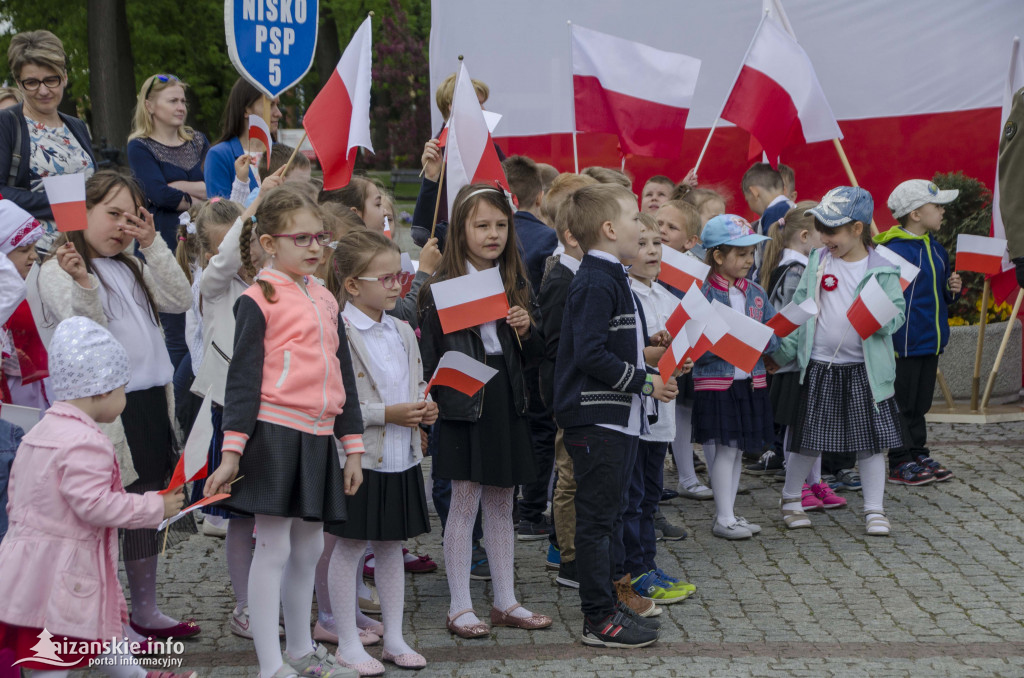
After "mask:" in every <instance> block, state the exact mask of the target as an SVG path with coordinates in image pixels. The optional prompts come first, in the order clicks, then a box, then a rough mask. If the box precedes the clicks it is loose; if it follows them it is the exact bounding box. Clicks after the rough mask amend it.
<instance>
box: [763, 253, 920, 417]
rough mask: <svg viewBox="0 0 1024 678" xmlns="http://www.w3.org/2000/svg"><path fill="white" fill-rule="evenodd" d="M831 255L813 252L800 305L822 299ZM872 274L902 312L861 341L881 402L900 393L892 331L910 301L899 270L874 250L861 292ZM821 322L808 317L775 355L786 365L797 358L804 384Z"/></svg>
mask: <svg viewBox="0 0 1024 678" xmlns="http://www.w3.org/2000/svg"><path fill="white" fill-rule="evenodd" d="M830 256H831V255H830V254H829V253H828V251H827V250H825V249H817V250H814V251H813V252H811V255H810V257H809V260H808V262H807V268H806V269H804V274H803V276H802V277H801V278H800V284H799V285H798V286H797V288H796V294H794V295H793V303H795V304H799V303H800V302H802V301H804V300H805V299H814V301H815V303H818V302H819V301H820V297H821V279H822V277H823V276H824V275H825V260H826V258H827V257H830ZM872 276H874V277H875V278H877V279H878V284H879V285H881V287H882V289H883V290H884V291H885V293H886V294H887V295H888V296H889V299H890V301H892V303H894V304H895V305H896V308H898V309H899V311H900V312H899V315H897V316H896V317H895V318H893V319H892V320H890V321H889V322H888V323H886V324H885V325H883V326H882V328H881V329H879V330H878V331H877V332H875V333H874V334H872V335H871V336H870V337H868V338H867V339H864V340H862V341H861V345H862V346H863V348H864V366H865V368H867V372H868V383H869V384H870V385H871V395H872V396H873V397H874V399H875V402H876V403H880V402H882V401H883V400H886V399H888V398H891V397H892V396H893V395H894V394H895V392H896V390H895V383H896V354H895V353H894V352H893V348H892V334H893V332H895V331H896V330H898V329H899V328H900V327H901V326H902V325H903V321H904V311H905V310H906V302H905V301H904V300H903V290H902V288H901V287H900V272H899V269H898V268H896V267H895V266H893V265H892V264H890V263H889V262H888V261H887V260H886V259H885V258H884V257H882V255H880V254H878V253H876V252H875V251H874V250H873V249H872V250H871V252H870V253H869V254H868V270H867V272H866V273H865V274H864V278H863V279H862V280H861V281H860V282H859V283H857V294H860V291H861V290H862V289H863V288H864V285H865V284H866V283H867V281H868V278H870V277H872ZM819 307H820V304H819ZM817 322H818V318H817V317H814V318H811V319H810V320H808V321H807V322H806V323H804V324H803V325H802V326H801V327H799V328H798V329H797V330H796V331H795V332H793V333H792V334H790V335H789V336H788V337H786V338H784V339H783V340H782V343H781V344H780V345H779V350H777V351H776V352H775V353H773V354H772V359H773V360H775V362H777V363H778V364H779V365H785V364H786V363H789V362H791V361H793V360H796V361H797V364H798V365H799V366H800V383H801V384H803V383H804V376H805V374H806V373H807V364H808V363H809V362H810V361H811V348H812V347H813V346H814V329H815V327H816V323H817ZM843 322H845V323H849V321H848V320H846V318H843ZM851 331H852V328H851Z"/></svg>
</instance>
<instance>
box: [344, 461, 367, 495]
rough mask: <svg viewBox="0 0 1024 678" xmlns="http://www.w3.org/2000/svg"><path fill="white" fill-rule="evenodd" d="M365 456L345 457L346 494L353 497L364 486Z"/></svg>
mask: <svg viewBox="0 0 1024 678" xmlns="http://www.w3.org/2000/svg"><path fill="white" fill-rule="evenodd" d="M362 462H363V455H361V454H350V455H348V456H347V457H345V470H344V475H345V494H346V495H348V496H349V497H351V496H352V495H353V494H355V493H356V492H358V491H359V486H360V485H362V484H363V467H362Z"/></svg>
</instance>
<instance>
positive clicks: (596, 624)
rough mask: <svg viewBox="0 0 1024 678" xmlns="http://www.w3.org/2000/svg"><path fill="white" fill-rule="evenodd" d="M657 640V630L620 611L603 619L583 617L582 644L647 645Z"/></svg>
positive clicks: (625, 646) (606, 645) (598, 645)
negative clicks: (644, 625)
mask: <svg viewBox="0 0 1024 678" xmlns="http://www.w3.org/2000/svg"><path fill="white" fill-rule="evenodd" d="M657 640H658V632H657V631H656V630H654V629H649V628H646V627H643V626H641V625H640V624H638V623H637V622H635V621H633V618H632V617H629V616H627V615H625V614H623V613H622V612H618V611H616V612H615V613H613V614H610V615H608V616H607V617H604V618H603V619H598V620H590V619H588V618H586V617H584V618H583V638H582V641H583V644H584V645H591V646H597V647H623V648H631V647H647V646H648V645H651V644H653V643H655V642H657Z"/></svg>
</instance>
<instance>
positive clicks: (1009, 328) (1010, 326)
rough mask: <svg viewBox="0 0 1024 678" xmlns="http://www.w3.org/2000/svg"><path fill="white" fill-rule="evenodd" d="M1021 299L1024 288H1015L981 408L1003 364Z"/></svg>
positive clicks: (985, 403)
mask: <svg viewBox="0 0 1024 678" xmlns="http://www.w3.org/2000/svg"><path fill="white" fill-rule="evenodd" d="M1021 301H1024V289H1020V290H1017V300H1016V301H1015V302H1013V312H1011V313H1010V320H1009V322H1008V323H1006V331H1005V332H1003V340H1002V341H1001V342H1000V343H999V352H998V353H996V362H995V364H994V365H992V371H991V372H990V373H989V375H988V383H987V384H985V395H984V396H983V397H982V399H981V409H985V408H986V407H988V401H989V398H991V397H992V388H993V387H994V386H995V385H996V374H997V373H998V372H999V367H1000V366H1001V365H1002V364H1003V355H1004V354H1005V353H1006V346H1007V344H1009V343H1010V335H1011V334H1012V333H1013V326H1014V324H1015V323H1016V322H1017V314H1018V313H1020V305H1021Z"/></svg>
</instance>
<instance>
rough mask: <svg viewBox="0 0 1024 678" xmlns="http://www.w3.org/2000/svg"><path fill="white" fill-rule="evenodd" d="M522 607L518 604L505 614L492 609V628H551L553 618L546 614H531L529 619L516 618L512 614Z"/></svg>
mask: <svg viewBox="0 0 1024 678" xmlns="http://www.w3.org/2000/svg"><path fill="white" fill-rule="evenodd" d="M520 607H522V605H520V604H519V603H516V604H515V605H513V606H512V607H510V608H508V609H507V610H505V611H504V612H502V611H501V610H499V609H498V608H496V607H492V608H491V626H509V627H511V628H514V629H527V630H533V629H546V628H547V627H549V626H551V624H552V623H553V622H552V619H551V617H549V616H547V615H544V614H531V615H530V616H529V617H516V616H514V615H513V614H512V612H513V611H514V610H515V609H517V608H520Z"/></svg>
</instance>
